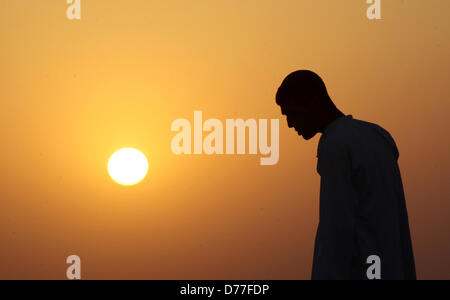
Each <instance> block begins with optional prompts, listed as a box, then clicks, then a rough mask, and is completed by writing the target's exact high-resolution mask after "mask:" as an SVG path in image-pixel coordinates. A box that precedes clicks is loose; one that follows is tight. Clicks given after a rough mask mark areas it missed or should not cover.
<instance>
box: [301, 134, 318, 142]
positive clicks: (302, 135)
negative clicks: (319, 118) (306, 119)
mask: <svg viewBox="0 0 450 300" xmlns="http://www.w3.org/2000/svg"><path fill="white" fill-rule="evenodd" d="M299 135H300V136H301V137H303V138H304V139H305V140H306V141H309V140H310V139H312V138H313V137H314V136H315V134H304V133H301V134H300V133H299Z"/></svg>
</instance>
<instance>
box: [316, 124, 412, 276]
mask: <svg viewBox="0 0 450 300" xmlns="http://www.w3.org/2000/svg"><path fill="white" fill-rule="evenodd" d="M317 156H318V165H317V171H318V173H319V174H320V176H321V188H320V221H319V226H318V230H317V237H316V242H315V250H314V261H313V272H312V279H313V280H329V279H333V280H334V279H338V280H342V279H344V280H364V279H365V280H367V279H369V277H370V276H368V269H369V268H370V267H371V263H373V261H371V260H370V257H373V256H376V257H378V258H379V262H380V265H379V266H378V267H379V269H380V270H379V271H381V272H380V274H381V279H384V280H415V279H416V272H415V264H414V255H413V250H412V243H411V235H410V230H409V223H408V213H407V209H406V202H405V196H404V191H403V184H402V179H401V174H400V169H399V166H398V158H399V152H398V149H397V146H396V144H395V142H394V140H393V138H392V137H391V135H390V134H389V133H388V132H387V131H386V130H384V129H383V128H381V127H380V126H378V125H375V124H371V123H368V122H364V121H359V120H355V119H353V117H352V116H344V117H341V118H339V119H337V120H335V121H334V122H332V123H331V124H330V125H329V126H328V128H327V129H326V130H325V132H324V133H323V135H322V137H321V139H320V142H319V148H318V155H317ZM369 272H371V271H369Z"/></svg>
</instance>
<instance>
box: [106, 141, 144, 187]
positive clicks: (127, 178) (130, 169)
mask: <svg viewBox="0 0 450 300" xmlns="http://www.w3.org/2000/svg"><path fill="white" fill-rule="evenodd" d="M108 172H109V175H110V176H111V178H112V179H113V180H114V181H115V182H117V183H118V184H120V185H124V186H132V185H136V184H138V183H139V182H141V181H142V180H143V179H144V178H145V176H146V175H147V172H148V161H147V158H146V157H145V155H144V154H142V152H140V151H138V150H136V149H132V148H125V149H121V150H119V151H117V152H116V153H114V154H113V155H112V156H111V158H110V159H109V162H108Z"/></svg>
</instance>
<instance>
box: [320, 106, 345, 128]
mask: <svg viewBox="0 0 450 300" xmlns="http://www.w3.org/2000/svg"><path fill="white" fill-rule="evenodd" d="M344 116H345V115H344V114H343V113H342V112H341V111H340V110H339V109H337V108H335V109H334V110H332V111H330V112H329V113H328V114H327V115H326V116H325V118H324V119H323V120H324V122H323V125H322V126H321V127H322V128H321V130H320V132H321V133H324V131H325V130H326V129H327V128H328V126H330V124H331V123H333V122H334V121H336V120H337V119H339V118H341V117H344Z"/></svg>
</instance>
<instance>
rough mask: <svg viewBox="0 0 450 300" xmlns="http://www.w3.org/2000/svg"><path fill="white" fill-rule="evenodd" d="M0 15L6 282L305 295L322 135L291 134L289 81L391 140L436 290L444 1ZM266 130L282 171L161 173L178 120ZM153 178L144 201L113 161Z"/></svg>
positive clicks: (42, 3) (241, 1) (50, 6)
mask: <svg viewBox="0 0 450 300" xmlns="http://www.w3.org/2000/svg"><path fill="white" fill-rule="evenodd" d="M365 2H366V1H364V0H352V1H345V4H343V3H342V1H335V0H314V1H313V0H295V1H294V0H226V1H225V0H214V1H211V0H196V1H184V0H165V1H151V0H115V1H106V0H95V1H90V0H82V10H83V11H82V19H81V20H79V21H69V20H68V19H67V18H66V12H65V10H66V8H67V4H66V1H64V0H58V1H55V0H39V1H15V0H2V1H1V2H0V42H1V47H0V66H1V68H0V108H1V109H0V127H1V128H2V129H1V130H0V139H1V141H3V143H2V147H1V148H0V166H1V167H0V196H1V201H2V208H1V209H0V239H1V241H2V247H0V279H15V278H26V279H64V278H65V272H66V267H67V265H66V264H65V260H66V257H67V256H69V255H71V254H77V255H79V256H80V257H81V259H82V270H83V278H85V279H103V278H105V279H131V278H142V279H308V278H309V277H310V272H311V264H312V250H313V242H314V236H315V230H316V227H317V222H318V198H319V176H318V175H317V174H316V172H315V170H316V147H317V141H318V137H317V138H315V139H314V140H313V141H310V142H305V141H303V140H301V139H300V138H299V137H297V136H296V135H295V132H294V131H292V130H289V129H288V128H287V125H286V122H285V119H284V118H281V115H280V111H279V109H278V107H277V106H276V105H275V100H274V96H275V93H276V89H277V88H278V86H279V85H280V83H281V81H282V80H283V78H284V77H285V76H286V75H287V74H288V73H290V72H291V71H294V70H297V69H305V68H306V69H311V70H314V71H316V72H317V73H319V74H320V75H321V76H322V77H323V78H324V80H325V82H326V83H327V86H328V88H329V92H330V95H331V96H332V98H333V99H334V100H335V102H336V104H337V105H338V107H339V108H340V109H341V110H343V111H344V112H345V113H347V114H352V115H353V116H354V117H355V118H358V119H364V120H367V121H372V122H375V123H378V124H380V125H382V126H383V127H385V128H386V129H387V130H389V131H390V132H391V133H392V135H393V136H394V137H395V139H396V141H397V143H398V146H399V148H400V152H401V159H400V165H401V168H402V173H403V179H404V185H405V191H406V196H407V202H408V208H409V213H410V222H411V229H412V234H413V242H414V246H415V253H416V260H417V269H418V276H419V278H421V279H432V278H444V279H450V240H449V236H450V232H449V231H450V204H449V202H448V200H449V198H450V186H449V184H448V178H450V159H449V156H448V153H449V151H450V149H449V148H450V142H449V139H448V133H447V128H448V126H447V125H445V124H444V122H445V121H446V120H447V117H448V116H447V115H448V111H449V108H450V102H449V101H450V100H449V99H450V85H449V84H448V78H449V77H450V57H449V55H448V54H449V50H450V48H449V47H450V43H449V38H448V37H449V36H450V20H449V19H448V16H447V15H448V12H449V11H450V1H447V0H429V1H423V0H395V1H392V0H390V1H386V0H384V1H383V3H382V16H383V20H380V21H369V20H368V19H367V18H366V13H365V10H366V9H367V7H368V5H367V4H366V3H365ZM194 110H202V111H203V114H204V118H205V119H208V118H218V119H221V120H225V119H226V118H238V117H239V118H244V119H247V118H256V119H258V118H267V119H270V118H280V119H281V123H280V161H279V163H278V164H277V165H276V166H272V167H263V166H261V165H260V164H259V156H258V157H256V156H243V157H241V156H175V155H173V154H172V152H171V139H172V137H173V136H174V133H173V132H171V131H170V126H171V123H172V121H173V120H175V119H178V118H187V119H190V120H193V112H194ZM123 147H135V148H137V149H140V150H141V151H142V152H144V153H145V154H146V155H147V157H148V159H149V162H150V173H149V175H148V176H147V178H146V179H145V180H144V181H143V182H142V183H141V184H139V185H137V186H135V187H132V188H124V187H122V186H119V185H117V184H115V183H114V182H113V181H112V180H111V179H110V178H109V176H108V173H107V160H108V158H109V156H110V155H111V154H112V153H113V152H114V151H116V150H118V149H120V148H123Z"/></svg>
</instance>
